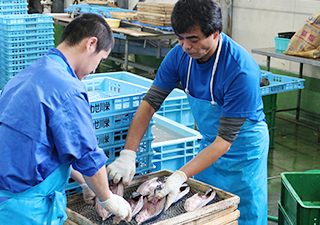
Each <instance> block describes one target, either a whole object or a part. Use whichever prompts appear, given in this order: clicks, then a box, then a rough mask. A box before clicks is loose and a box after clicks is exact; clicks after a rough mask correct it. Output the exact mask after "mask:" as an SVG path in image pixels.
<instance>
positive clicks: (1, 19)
mask: <svg viewBox="0 0 320 225" xmlns="http://www.w3.org/2000/svg"><path fill="white" fill-rule="evenodd" d="M0 23H1V24H7V25H10V24H11V25H15V24H20V25H21V24H23V25H26V24H39V23H53V17H52V16H50V15H46V14H27V15H16V16H0Z"/></svg>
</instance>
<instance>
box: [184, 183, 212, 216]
mask: <svg viewBox="0 0 320 225" xmlns="http://www.w3.org/2000/svg"><path fill="white" fill-rule="evenodd" d="M215 197H216V191H215V190H213V189H212V188H209V189H208V190H207V191H206V193H205V194H204V195H199V193H196V194H194V195H193V196H192V197H190V198H188V199H187V200H186V202H185V203H184V209H185V210H186V211H187V212H192V211H195V210H197V209H200V208H202V207H203V206H205V205H207V204H209V203H210V202H212V201H213V200H214V198H215Z"/></svg>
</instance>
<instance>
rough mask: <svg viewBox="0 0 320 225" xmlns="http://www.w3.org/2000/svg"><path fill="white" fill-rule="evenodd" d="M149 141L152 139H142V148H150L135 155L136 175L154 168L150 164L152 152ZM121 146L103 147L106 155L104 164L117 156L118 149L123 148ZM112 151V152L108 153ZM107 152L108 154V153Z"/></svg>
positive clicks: (109, 162) (112, 160)
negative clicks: (106, 158) (106, 159)
mask: <svg viewBox="0 0 320 225" xmlns="http://www.w3.org/2000/svg"><path fill="white" fill-rule="evenodd" d="M151 141H152V139H149V140H148V139H147V140H143V141H142V142H141V143H143V144H140V145H143V148H148V149H150V150H149V151H145V152H144V153H139V152H138V153H137V157H136V173H135V174H136V175H141V174H143V173H145V172H151V171H152V170H153V169H154V166H153V164H152V158H153V152H152V151H151ZM123 147H124V145H122V146H110V147H109V148H105V149H104V151H105V152H106V154H107V156H108V158H109V159H108V161H107V164H106V165H109V164H111V163H112V162H114V160H116V158H118V157H119V154H120V151H121V150H122V149H123ZM110 152H112V154H110ZM108 154H109V155H108Z"/></svg>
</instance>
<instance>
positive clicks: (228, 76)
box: [153, 33, 265, 121]
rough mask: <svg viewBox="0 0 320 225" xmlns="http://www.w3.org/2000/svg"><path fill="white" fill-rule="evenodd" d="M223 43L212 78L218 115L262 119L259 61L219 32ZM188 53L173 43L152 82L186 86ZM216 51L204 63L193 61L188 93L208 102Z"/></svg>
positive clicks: (158, 84)
mask: <svg viewBox="0 0 320 225" xmlns="http://www.w3.org/2000/svg"><path fill="white" fill-rule="evenodd" d="M221 35H222V40H223V41H222V46H221V53H220V57H219V62H218V65H217V69H216V72H215V75H214V80H213V96H214V100H215V101H216V102H217V103H218V105H219V106H221V115H222V116H225V117H230V118H248V119H250V120H252V121H262V120H264V118H265V115H264V113H263V101H262V98H261V91H260V81H261V71H260V67H259V65H258V63H257V62H256V61H255V60H254V59H253V57H252V56H251V55H250V54H249V53H248V52H247V51H246V50H245V49H244V48H243V47H241V46H240V45H239V44H237V43H236V42H234V41H233V40H232V39H231V38H230V37H228V36H227V35H225V34H224V33H221ZM189 59H190V56H188V55H187V53H185V52H184V51H183V48H182V47H181V46H180V45H176V46H175V47H174V48H173V49H171V51H170V52H169V53H168V54H167V55H166V57H165V59H164V60H163V62H162V63H161V66H160V68H159V70H158V72H157V75H156V78H155V80H154V83H153V84H154V85H155V86H157V87H159V88H162V89H165V90H172V89H173V88H175V87H176V86H177V85H178V83H179V82H181V85H182V87H183V89H185V88H186V82H187V73H188V65H189ZM215 59H216V54H215V55H214V56H213V57H212V58H211V59H210V60H209V61H208V62H206V63H203V64H199V63H197V60H192V65H191V71H190V74H191V75H190V81H189V93H190V94H191V95H192V96H193V97H195V98H199V99H204V100H208V101H211V94H210V89H209V87H210V80H211V77H212V67H213V63H214V61H215Z"/></svg>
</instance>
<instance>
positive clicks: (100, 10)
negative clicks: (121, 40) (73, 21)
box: [69, 5, 134, 17]
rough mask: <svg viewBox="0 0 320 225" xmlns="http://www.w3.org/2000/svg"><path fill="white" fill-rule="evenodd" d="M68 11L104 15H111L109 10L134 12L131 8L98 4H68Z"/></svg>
mask: <svg viewBox="0 0 320 225" xmlns="http://www.w3.org/2000/svg"><path fill="white" fill-rule="evenodd" d="M69 12H76V13H95V14H98V15H100V16H104V17H111V15H110V12H134V11H133V10H129V9H123V8H117V7H108V6H99V5H69Z"/></svg>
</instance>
